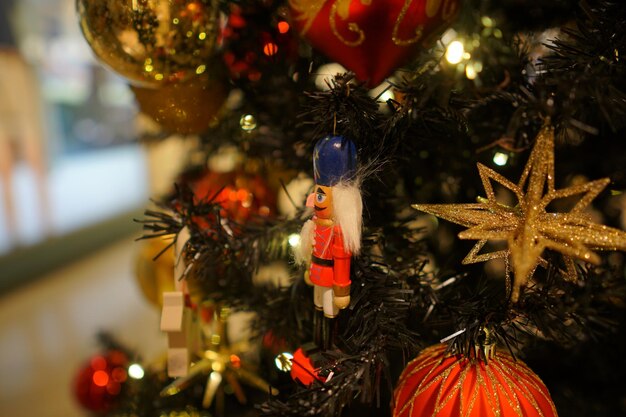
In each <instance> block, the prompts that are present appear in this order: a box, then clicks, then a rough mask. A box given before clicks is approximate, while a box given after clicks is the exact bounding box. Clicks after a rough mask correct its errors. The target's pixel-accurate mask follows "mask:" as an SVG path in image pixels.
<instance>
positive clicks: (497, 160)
mask: <svg viewBox="0 0 626 417" xmlns="http://www.w3.org/2000/svg"><path fill="white" fill-rule="evenodd" d="M508 161H509V156H508V155H507V154H505V153H502V152H496V153H495V154H494V155H493V163H494V164H496V165H498V166H501V167H503V166H505V165H506V163H507V162H508Z"/></svg>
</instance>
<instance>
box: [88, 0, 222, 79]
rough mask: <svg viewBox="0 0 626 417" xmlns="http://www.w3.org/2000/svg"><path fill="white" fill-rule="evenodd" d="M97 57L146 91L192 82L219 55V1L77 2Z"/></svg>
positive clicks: (139, 0)
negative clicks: (217, 53)
mask: <svg viewBox="0 0 626 417" xmlns="http://www.w3.org/2000/svg"><path fill="white" fill-rule="evenodd" d="M76 8H77V11H78V15H79V17H80V27H81V29H82V31H83V34H84V36H85V39H87V42H88V43H89V46H91V49H92V50H93V52H94V53H95V54H96V56H97V57H98V58H99V59H100V60H101V61H102V62H103V63H104V64H106V65H107V66H109V67H110V68H111V69H112V70H113V71H115V72H116V73H118V74H119V75H121V76H122V77H124V78H126V79H127V80H128V82H130V83H131V84H134V85H138V86H142V87H157V86H160V85H164V84H168V83H175V82H181V81H187V80H190V79H193V78H195V77H197V76H199V75H202V74H203V73H204V72H205V71H206V69H207V68H206V64H207V62H208V61H209V59H210V58H211V56H212V55H213V54H214V52H215V49H216V48H215V46H216V39H217V34H218V29H219V28H218V23H219V21H218V17H219V10H218V5H217V0H181V1H173V0H76Z"/></svg>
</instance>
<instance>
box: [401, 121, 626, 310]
mask: <svg viewBox="0 0 626 417" xmlns="http://www.w3.org/2000/svg"><path fill="white" fill-rule="evenodd" d="M478 172H479V174H480V178H481V180H482V183H483V187H484V188H485V192H486V193H487V198H479V202H478V203H474V204H415V205H413V208H415V209H417V210H420V211H424V212H426V213H430V214H433V215H435V216H438V217H441V218H443V219H446V220H448V221H451V222H453V223H456V224H460V225H462V226H465V227H467V228H468V229H467V230H464V231H463V232H461V233H459V238H460V239H471V240H478V242H477V243H476V245H475V246H474V247H473V248H472V250H471V251H470V253H469V254H468V255H467V257H466V258H465V259H464V260H463V264H469V263H475V262H484V261H488V260H490V259H496V258H506V259H507V260H508V264H510V265H511V267H512V269H513V283H512V284H513V286H512V293H511V300H512V301H513V302H516V301H517V299H518V298H519V293H520V288H521V287H523V286H525V285H526V284H527V283H528V281H529V280H530V279H531V278H532V275H533V273H534V271H535V269H536V267H537V265H540V264H541V265H547V262H546V261H545V260H544V259H543V258H542V254H543V251H544V249H551V250H554V251H556V252H560V253H561V254H562V255H564V262H565V266H566V271H565V274H564V275H565V277H566V278H567V279H569V280H575V279H576V277H577V273H576V267H575V264H574V259H573V258H576V259H580V260H582V261H584V262H591V263H594V264H598V263H599V262H600V257H599V256H598V255H597V254H596V253H594V252H593V251H592V250H593V249H599V250H622V251H623V250H626V232H623V231H621V230H618V229H614V228H611V227H607V226H603V225H599V224H596V223H594V222H593V221H592V220H591V219H590V216H589V215H588V214H587V213H586V209H587V208H588V207H589V205H590V204H591V202H592V201H593V199H594V198H595V197H596V196H597V195H598V194H600V192H602V190H603V189H604V188H605V187H606V186H607V185H608V184H609V179H608V178H604V179H600V180H596V181H591V182H587V183H581V184H576V185H572V186H569V187H567V188H562V189H559V190H556V189H555V188H554V128H553V127H552V126H550V125H548V124H546V125H545V126H544V127H543V128H542V129H541V131H540V132H539V134H538V135H537V138H536V141H535V146H534V148H533V150H532V152H531V154H530V157H529V159H528V162H527V163H526V166H525V168H524V172H523V173H522V176H521V178H520V179H519V181H518V183H517V184H514V183H513V182H511V181H509V180H508V179H506V178H504V177H503V176H502V175H500V174H498V173H497V172H495V171H493V170H492V169H490V168H487V167H486V166H484V165H482V164H478ZM492 182H495V183H497V184H500V185H501V186H502V187H504V188H505V189H507V190H509V191H511V192H512V193H513V194H514V195H515V197H516V199H517V205H516V206H514V207H510V206H507V205H504V204H501V203H499V202H498V201H497V200H496V195H495V192H494V189H493V185H492ZM566 198H577V199H578V201H577V202H576V203H575V204H574V206H573V208H571V209H570V210H569V211H568V212H564V213H563V212H552V211H549V209H548V206H549V205H550V203H552V202H553V201H558V200H561V199H566ZM489 240H495V241H506V242H507V245H508V249H506V250H500V251H496V252H489V253H482V254H480V253H479V252H480V250H481V249H482V248H483V246H484V245H485V243H487V241H489ZM508 264H507V265H508ZM507 283H508V284H510V278H509V273H508V271H507Z"/></svg>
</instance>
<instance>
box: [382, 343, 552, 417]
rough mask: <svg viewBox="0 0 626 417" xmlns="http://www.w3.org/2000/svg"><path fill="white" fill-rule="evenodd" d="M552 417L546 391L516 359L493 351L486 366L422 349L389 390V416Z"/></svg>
mask: <svg viewBox="0 0 626 417" xmlns="http://www.w3.org/2000/svg"><path fill="white" fill-rule="evenodd" d="M460 416H463V417H557V413H556V409H555V407H554V404H553V402H552V398H551V397H550V393H549V392H548V389H547V388H546V386H545V385H544V384H543V382H542V381H541V379H539V377H538V376H537V375H535V373H534V372H533V371H532V370H531V369H530V368H529V367H528V366H526V364H524V363H523V362H522V361H520V360H519V359H517V360H516V359H514V358H513V357H511V355H509V354H508V353H507V352H503V351H499V350H496V351H495V353H494V356H493V357H492V358H491V359H490V360H489V362H488V363H486V362H484V361H483V360H478V359H476V358H475V357H469V358H468V357H465V356H463V355H447V354H446V345H443V344H441V345H435V346H431V347H429V348H426V349H425V350H423V351H422V352H421V353H420V354H419V355H418V357H417V358H415V359H413V360H412V361H411V362H410V363H409V364H408V365H407V366H406V368H405V369H404V371H403V372H402V375H401V376H400V379H399V381H398V383H397V386H396V389H395V391H394V398H393V417H460Z"/></svg>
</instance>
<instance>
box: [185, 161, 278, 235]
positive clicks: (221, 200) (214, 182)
mask: <svg viewBox="0 0 626 417" xmlns="http://www.w3.org/2000/svg"><path fill="white" fill-rule="evenodd" d="M188 184H189V186H190V187H191V189H192V191H193V194H194V196H195V200H196V201H197V202H199V201H208V200H210V199H213V202H215V203H218V204H219V205H221V206H222V207H223V208H224V210H223V213H222V215H223V216H226V217H228V218H229V219H231V220H234V221H236V222H239V223H245V222H246V221H248V220H249V219H250V218H251V217H253V216H262V217H267V216H269V215H271V214H274V212H275V210H276V209H275V207H276V201H275V200H276V198H275V196H274V193H273V192H272V191H271V190H270V188H269V186H268V185H267V183H266V182H265V180H264V179H263V177H261V176H260V175H252V174H247V173H243V172H227V173H218V172H212V171H205V172H203V173H202V174H201V175H200V176H198V177H195V178H191V179H189V180H188Z"/></svg>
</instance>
